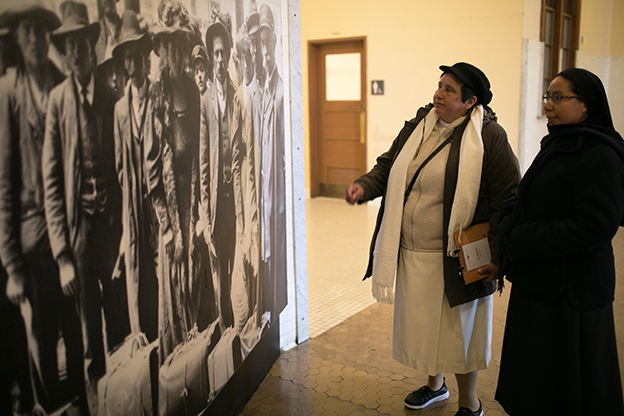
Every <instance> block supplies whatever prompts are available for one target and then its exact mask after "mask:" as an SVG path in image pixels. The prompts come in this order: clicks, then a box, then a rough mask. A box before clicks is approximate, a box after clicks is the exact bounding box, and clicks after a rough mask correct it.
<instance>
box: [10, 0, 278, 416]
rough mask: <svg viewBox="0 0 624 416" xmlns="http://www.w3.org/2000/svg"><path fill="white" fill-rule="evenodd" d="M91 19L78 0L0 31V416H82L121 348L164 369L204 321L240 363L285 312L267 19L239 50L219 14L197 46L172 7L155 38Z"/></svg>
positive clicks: (188, 22)
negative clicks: (148, 348) (58, 415)
mask: <svg viewBox="0 0 624 416" xmlns="http://www.w3.org/2000/svg"><path fill="white" fill-rule="evenodd" d="M100 2H101V4H100V5H99V6H100V9H101V11H102V12H103V16H101V18H100V20H99V21H94V22H92V21H90V20H89V15H88V8H87V6H86V5H85V4H84V3H81V2H78V1H76V0H65V1H64V2H62V3H61V4H60V7H59V15H60V18H59V15H57V14H56V13H55V12H53V11H52V10H49V9H47V8H45V7H41V6H39V5H28V4H23V5H19V6H15V7H11V8H9V9H7V10H5V11H4V12H3V13H2V14H0V46H1V47H2V51H0V61H1V62H0V69H1V70H2V77H1V78H0V146H1V147H2V152H0V261H1V262H2V268H0V269H2V270H0V271H1V272H2V275H1V278H0V284H1V285H2V289H3V290H2V295H1V296H0V306H1V308H2V311H1V313H0V317H1V319H0V331H1V332H2V336H1V338H2V339H3V341H2V343H0V359H1V360H2V362H1V363H0V365H1V366H2V369H3V371H2V376H0V379H1V380H0V382H1V384H0V389H1V390H0V394H1V395H2V397H0V400H1V402H0V406H2V407H0V413H2V414H5V413H8V412H13V411H14V410H16V411H17V412H18V413H23V414H29V413H33V412H36V411H37V409H39V410H41V411H43V412H47V413H49V412H52V411H55V410H56V411H58V409H60V408H62V407H63V406H67V404H68V403H70V405H73V406H75V407H77V408H79V409H80V413H81V414H85V415H86V414H91V415H95V414H97V413H98V383H99V381H100V380H101V379H102V377H103V376H104V375H105V374H106V373H107V371H109V370H110V369H109V368H107V362H108V361H107V359H108V358H107V357H109V356H110V354H112V353H113V352H114V351H115V350H116V349H118V348H119V347H120V345H122V344H124V343H125V342H127V341H128V340H129V339H131V340H132V343H133V349H136V348H140V347H144V346H145V345H147V344H148V343H154V342H156V343H157V344H158V347H159V356H160V359H159V363H160V364H161V365H162V364H163V362H164V361H165V359H166V357H167V356H168V355H169V354H170V353H171V352H172V350H173V348H175V347H176V346H177V345H179V344H180V343H182V342H184V339H185V337H186V336H187V334H188V332H189V331H190V330H191V329H192V328H195V329H196V330H199V331H201V330H203V329H206V328H207V327H208V326H209V325H210V324H211V323H213V322H218V326H219V327H220V328H221V332H223V331H224V330H225V329H227V328H233V329H234V330H235V331H236V333H237V334H238V336H239V337H240V341H241V349H242V354H243V357H244V356H245V355H246V354H248V353H249V351H250V350H251V349H252V348H253V347H254V345H255V344H256V343H257V342H258V340H259V339H260V337H261V335H262V333H263V332H264V331H266V329H267V328H268V327H269V326H270V325H271V324H272V323H274V322H275V320H276V319H277V318H278V315H279V312H281V310H282V309H283V307H284V306H285V304H286V283H285V273H286V258H285V255H286V253H285V251H286V218H285V173H284V172H285V162H284V151H285V148H284V121H285V120H284V102H283V100H284V98H283V84H282V80H281V77H280V75H279V71H278V70H277V63H276V45H277V40H278V35H279V34H278V33H276V28H275V23H276V22H275V20H274V16H273V11H272V10H271V7H270V6H269V5H267V4H261V5H260V7H259V8H258V7H257V5H256V3H255V0H252V2H251V4H250V5H249V7H250V9H249V11H250V13H249V15H248V16H247V17H246V19H245V20H244V21H243V22H237V23H238V25H237V26H238V30H237V32H236V33H234V34H235V35H236V42H235V41H234V37H233V29H232V21H231V18H230V17H229V15H228V14H223V13H220V12H218V11H216V12H215V13H213V16H212V18H211V20H212V21H211V22H210V23H208V25H207V26H208V27H207V30H206V31H205V32H204V33H205V37H204V36H201V34H202V32H203V31H202V30H200V29H199V27H200V26H201V23H198V22H197V21H194V20H193V17H192V16H190V15H189V14H188V12H187V11H186V9H185V7H184V6H183V5H182V4H181V3H179V2H177V0H163V1H161V2H160V4H159V5H158V10H157V12H158V21H157V22H156V23H153V24H152V23H150V20H149V19H148V18H146V17H145V16H143V15H141V14H137V13H136V12H135V11H133V10H125V11H124V12H123V13H122V14H121V15H119V14H118V13H117V4H116V2H115V1H114V0H100ZM51 45H53V46H54V48H51V47H50V46H51ZM11 48H12V49H11ZM7 50H13V51H17V52H19V54H18V56H19V57H18V58H17V59H16V58H15V55H16V54H15V53H13V54H7V53H6V52H5V51H7ZM233 55H235V56H234V59H233V62H232V63H233V64H235V65H233V66H236V67H237V71H236V72H237V73H238V74H239V75H238V76H230V60H231V58H232V57H233ZM59 57H62V58H61V59H59ZM153 59H154V60H157V61H158V62H160V65H159V69H158V70H155V69H153V68H154V65H152V60H153ZM176 68H178V69H176ZM186 79H188V80H190V84H189V83H187V82H186V81H185V80H186ZM193 81H195V82H193ZM181 91H182V92H183V93H181ZM193 97H197V99H195V98H193ZM189 124H192V125H189ZM187 162H188V163H187ZM176 331H177V332H179V333H181V336H180V335H177V334H176ZM9 339H10V341H8V340H9ZM137 340H140V341H137ZM163 340H166V341H163ZM59 346H62V347H59ZM25 350H27V354H26V353H25ZM15 352H18V353H19V354H15ZM5 369H6V370H7V371H5ZM100 393H101V392H100ZM100 397H101V395H100ZM76 398H77V400H76Z"/></svg>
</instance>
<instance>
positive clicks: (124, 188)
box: [113, 10, 158, 342]
mask: <svg viewBox="0 0 624 416" xmlns="http://www.w3.org/2000/svg"><path fill="white" fill-rule="evenodd" d="M151 50H152V41H151V38H150V35H149V34H148V33H147V32H144V31H143V30H141V28H140V26H139V21H138V18H137V15H136V13H135V12H134V11H132V10H126V11H125V12H124V13H123V15H122V26H121V32H120V35H119V42H118V44H117V46H115V49H114V50H113V57H114V59H116V60H118V61H120V62H122V63H123V65H124V67H125V69H126V72H127V73H128V76H129V82H128V84H127V85H126V87H125V92H124V95H123V97H122V98H121V99H120V100H119V101H118V102H117V104H116V105H115V163H116V171H117V176H118V179H119V184H120V185H121V192H122V225H123V226H122V228H123V235H122V238H121V244H120V247H119V256H120V259H121V261H120V262H119V263H120V264H121V265H123V266H125V269H124V270H125V275H126V288H127V296H128V312H129V317H130V329H131V333H132V334H133V335H139V334H141V333H144V334H145V335H146V337H147V339H148V341H150V342H152V341H154V340H155V339H156V338H157V337H158V278H157V277H156V260H155V259H156V250H157V240H158V221H157V219H156V217H155V215H154V213H153V208H152V202H151V199H150V196H149V192H148V189H149V188H148V182H147V178H146V174H145V172H146V168H145V160H146V159H148V158H152V157H154V156H155V155H154V154H153V153H151V152H150V151H149V149H147V148H146V142H147V140H146V139H145V123H146V120H147V119H148V117H147V114H148V112H149V111H150V108H151V101H150V97H149V87H150V82H149V79H148V77H147V74H148V72H149V67H150V65H149V55H150V52H151Z"/></svg>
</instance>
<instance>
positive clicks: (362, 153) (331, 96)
mask: <svg viewBox="0 0 624 416" xmlns="http://www.w3.org/2000/svg"><path fill="white" fill-rule="evenodd" d="M308 54H309V57H308V62H309V74H310V79H309V97H310V103H309V104H310V105H309V108H310V194H311V196H312V197H316V196H328V197H335V198H343V197H344V192H345V188H346V186H347V185H348V184H350V183H351V182H353V180H355V179H357V178H358V177H359V176H361V175H363V174H364V173H366V92H367V91H366V38H365V37H361V38H349V39H332V40H322V41H310V42H309V44H308Z"/></svg>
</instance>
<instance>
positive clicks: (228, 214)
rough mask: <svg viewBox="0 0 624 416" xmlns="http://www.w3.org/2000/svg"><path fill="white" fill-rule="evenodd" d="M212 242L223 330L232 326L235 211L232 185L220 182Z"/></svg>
mask: <svg viewBox="0 0 624 416" xmlns="http://www.w3.org/2000/svg"><path fill="white" fill-rule="evenodd" d="M220 184H221V186H220V187H219V189H218V191H217V214H216V219H215V228H214V236H213V241H214V245H215V251H216V254H217V266H218V268H219V270H218V276H219V286H220V296H219V308H220V315H221V320H222V322H221V323H222V325H223V328H227V327H230V326H234V312H233V311H232V268H233V266H234V252H235V250H236V210H235V206H234V192H233V186H232V183H231V182H230V183H229V184H228V183H224V182H222V181H221V182H220Z"/></svg>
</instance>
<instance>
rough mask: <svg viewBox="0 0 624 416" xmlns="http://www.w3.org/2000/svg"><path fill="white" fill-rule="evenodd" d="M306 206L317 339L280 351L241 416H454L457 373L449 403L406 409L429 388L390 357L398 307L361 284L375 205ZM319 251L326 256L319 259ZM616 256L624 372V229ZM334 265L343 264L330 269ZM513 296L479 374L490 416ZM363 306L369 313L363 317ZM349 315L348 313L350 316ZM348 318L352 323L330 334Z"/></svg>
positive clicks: (495, 412)
mask: <svg viewBox="0 0 624 416" xmlns="http://www.w3.org/2000/svg"><path fill="white" fill-rule="evenodd" d="M306 208H307V209H308V234H307V238H308V268H309V270H308V279H309V290H310V294H309V309H310V312H309V313H310V333H311V334H312V339H310V340H309V341H307V342H304V343H302V344H301V345H298V346H296V347H295V348H292V349H290V350H288V351H284V352H282V354H281V355H280V357H279V358H278V360H277V362H276V363H275V365H274V366H273V367H272V369H271V371H270V373H269V374H267V376H266V377H265V379H264V380H263V381H262V383H261V385H260V387H259V388H258V390H257V391H256V393H255V394H254V396H253V397H252V399H251V400H250V401H249V403H248V404H247V406H246V407H245V409H244V410H243V412H242V413H241V415H243V416H251V415H261V414H268V415H271V416H295V415H296V416H298V415H319V416H333V415H345V416H346V415H353V416H355V415H358V416H362V415H371V416H372V415H378V414H390V415H417V414H422V415H431V416H442V415H444V416H453V415H454V414H455V412H456V411H457V383H456V382H455V379H454V377H453V376H452V375H450V376H449V377H448V378H447V385H448V387H449V391H450V393H451V397H450V398H449V399H448V400H447V401H445V402H441V403H437V404H435V405H432V406H430V407H429V408H427V409H424V410H420V411H417V410H409V409H406V408H405V407H404V406H403V399H404V397H405V396H406V395H407V394H408V393H409V392H411V391H412V390H414V389H415V388H417V387H420V386H421V385H422V384H424V383H425V381H426V375H424V374H422V373H419V372H417V371H415V370H412V369H410V368H407V367H404V366H402V365H400V364H399V363H397V362H396V361H394V360H393V359H392V358H391V336H392V306H388V305H380V304H377V303H374V302H373V301H372V300H369V299H367V298H366V296H365V295H364V294H366V293H368V291H369V290H370V284H369V283H367V282H364V283H361V282H360V284H357V283H355V282H359V281H360V279H361V274H362V272H361V270H362V269H361V267H360V265H359V264H356V263H357V262H358V261H360V260H361V261H362V262H363V263H364V265H365V263H366V253H367V250H368V243H369V239H370V233H371V231H370V230H369V229H367V226H366V225H363V224H364V222H365V221H366V220H367V219H370V221H371V224H374V216H375V214H374V212H376V207H366V206H363V207H349V206H346V205H345V203H344V202H342V201H338V200H323V199H318V198H317V199H314V200H310V203H309V204H307V205H306ZM345 208H346V209H345ZM349 210H351V211H349ZM344 215H346V216H347V217H348V218H345V217H344ZM360 215H361V217H358V216H360ZM357 218H360V219H359V220H358V219H357ZM371 218H372V219H371ZM358 221H360V223H358ZM316 227H318V229H315V228H316ZM371 227H372V225H371ZM317 250H318V251H319V252H324V254H323V255H320V254H319V253H317ZM614 252H615V253H616V257H617V259H616V267H617V270H618V276H619V278H618V282H619V286H618V288H617V290H616V301H615V303H614V310H615V319H616V331H617V335H618V340H619V342H618V347H619V351H620V357H621V360H620V371H622V370H623V369H624V229H621V230H620V232H619V234H618V235H617V236H616V238H615V240H614ZM362 258H363V260H362ZM330 259H331V261H330ZM336 259H338V260H339V262H338V264H339V265H340V266H337V265H336V264H335V263H334V264H333V265H332V264H331V262H332V261H335V260H336ZM345 264H347V265H345ZM349 265H351V266H349ZM311 271H315V274H314V275H313V274H312V273H311ZM351 279H353V280H351ZM343 281H344V282H349V284H348V285H346V283H345V284H343ZM340 286H344V287H345V289H344V290H345V291H344V292H340V290H338V288H339V287H340ZM361 287H364V289H361ZM313 290H314V291H316V293H315V294H313V293H312V292H313ZM360 290H361V291H362V292H361V293H360ZM356 292H357V293H356ZM508 296H509V290H505V292H504V293H503V295H502V296H501V297H499V296H498V295H495V297H494V321H493V336H492V361H491V362H490V366H489V368H488V369H487V370H485V371H481V372H480V374H479V381H478V393H479V396H480V398H481V401H482V403H483V407H484V411H485V415H486V416H503V415H506V413H505V412H504V411H503V410H502V409H501V407H500V406H499V405H498V403H497V402H496V401H494V390H495V387H496V381H497V378H498V366H499V360H500V350H501V342H502V334H503V329H504V322H505V314H506V310H507V300H508ZM368 297H370V295H368ZM355 299H360V300H359V301H355ZM332 300H333V301H332ZM352 300H353V302H351V301H352ZM367 302H371V303H367ZM346 305H349V306H346ZM357 305H360V306H357ZM367 305H370V306H367ZM358 308H363V310H361V311H359V312H357V310H358ZM343 309H350V312H346V311H343ZM354 310H355V311H356V313H355V314H353V312H352V311H354ZM323 312H325V313H326V316H323ZM349 316H350V317H349ZM345 317H348V319H346V320H345V321H344V322H342V323H340V324H338V325H337V326H335V327H333V328H331V329H329V330H327V329H328V328H329V327H331V326H332V325H334V324H335V323H336V321H340V320H343V319H345ZM313 328H314V329H313ZM317 334H320V335H317Z"/></svg>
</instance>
